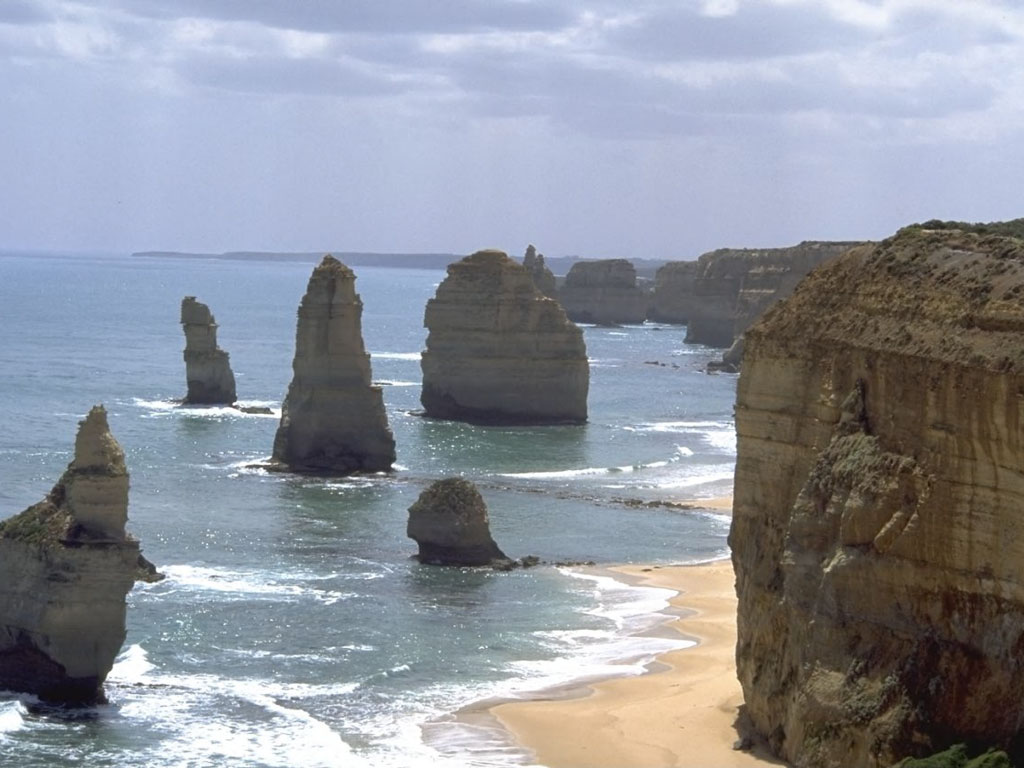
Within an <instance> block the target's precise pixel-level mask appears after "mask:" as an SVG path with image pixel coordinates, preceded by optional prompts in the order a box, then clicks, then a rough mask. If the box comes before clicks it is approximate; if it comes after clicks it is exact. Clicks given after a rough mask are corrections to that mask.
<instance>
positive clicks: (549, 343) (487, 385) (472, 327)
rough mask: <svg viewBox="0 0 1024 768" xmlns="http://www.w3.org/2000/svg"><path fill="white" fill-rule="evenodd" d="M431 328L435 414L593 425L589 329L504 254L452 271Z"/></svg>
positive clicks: (426, 356)
mask: <svg viewBox="0 0 1024 768" xmlns="http://www.w3.org/2000/svg"><path fill="white" fill-rule="evenodd" d="M424 325H425V326H426V328H427V330H428V331H429V334H428V336H427V345H426V349H425V350H424V352H423V356H422V361H421V364H422V367H423V391H422V393H421V396H420V400H421V402H422V403H423V408H424V411H425V413H426V415H427V416H432V417H436V418H442V419H453V420H457V421H467V422H471V423H478V424H562V423H582V422H584V421H586V419H587V391H588V388H589V382H590V370H589V365H588V361H587V349H586V345H585V344H584V342H583V333H582V331H581V330H580V329H579V328H578V327H577V326H576V325H574V324H573V323H572V322H570V321H569V320H568V318H567V317H566V316H565V311H564V310H563V309H562V307H561V305H560V304H559V303H558V302H557V301H555V300H553V299H549V298H546V297H545V296H543V295H542V294H541V293H540V292H539V291H538V290H537V288H536V287H535V286H534V284H533V281H532V280H531V279H530V275H529V274H528V273H527V271H526V270H525V269H524V268H523V266H522V265H521V264H519V263H518V262H516V261H515V260H513V259H510V258H509V257H508V256H507V255H506V254H505V253H503V252H501V251H478V252H477V253H474V254H473V255H472V256H467V257H466V258H465V259H462V260H461V261H458V262H455V263H454V264H451V265H449V267H448V276H447V277H446V278H445V279H444V281H442V283H441V284H440V285H439V286H438V289H437V295H436V296H435V297H434V298H432V299H430V301H428V302H427V308H426V312H425V313H424Z"/></svg>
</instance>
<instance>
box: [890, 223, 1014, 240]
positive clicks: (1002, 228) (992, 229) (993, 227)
mask: <svg viewBox="0 0 1024 768" xmlns="http://www.w3.org/2000/svg"><path fill="white" fill-rule="evenodd" d="M903 229H939V230H949V229H958V230H960V231H962V232H974V233H975V234H979V235H1000V236H1001V237H1015V238H1017V239H1018V240H1024V218H1021V219H1012V220H1010V221H989V222H975V223H973V224H972V223H971V222H967V221H942V220H940V219H932V220H930V221H926V222H923V223H921V224H911V225H910V226H909V227H904V228H903ZM901 231H902V230H901Z"/></svg>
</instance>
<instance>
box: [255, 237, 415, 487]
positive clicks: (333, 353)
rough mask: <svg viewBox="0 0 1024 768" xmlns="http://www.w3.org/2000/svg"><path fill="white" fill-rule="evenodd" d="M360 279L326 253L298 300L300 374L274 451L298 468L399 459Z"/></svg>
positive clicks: (374, 466) (382, 466)
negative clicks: (377, 383) (373, 363)
mask: <svg viewBox="0 0 1024 768" xmlns="http://www.w3.org/2000/svg"><path fill="white" fill-rule="evenodd" d="M355 279H356V278H355V275H354V274H353V273H352V270H350V269H349V268H348V267H346V266H345V265H344V264H342V263H341V262H340V261H338V260H337V259H335V258H334V257H332V256H330V255H328V256H324V258H323V261H321V262H320V264H319V266H317V267H316V268H315V269H314V270H313V274H312V276H311V277H310V278H309V285H308V286H307V288H306V295H305V296H303V297H302V303H301V304H300V305H299V320H298V327H297V329H296V332H295V360H294V362H293V363H292V369H293V371H294V374H295V375H294V377H293V378H292V383H291V384H290V385H289V386H288V394H287V396H286V397H285V401H284V405H283V406H282V408H281V424H280V425H279V426H278V428H277V435H276V436H275V437H274V453H273V460H274V461H275V462H276V463H277V464H279V465H282V466H284V467H287V468H288V469H290V470H292V471H294V472H312V473H322V474H348V473H351V472H380V471H386V470H389V469H391V465H392V463H394V461H395V440H394V437H392V435H391V429H390V428H389V427H388V418H387V414H386V413H385V411H384V398H383V395H382V394H381V388H380V387H374V386H372V385H371V383H370V382H371V375H370V356H369V355H368V354H366V349H365V347H364V346H363V333H362V314H363V303H362V301H360V299H359V295H358V294H357V293H356V291H355Z"/></svg>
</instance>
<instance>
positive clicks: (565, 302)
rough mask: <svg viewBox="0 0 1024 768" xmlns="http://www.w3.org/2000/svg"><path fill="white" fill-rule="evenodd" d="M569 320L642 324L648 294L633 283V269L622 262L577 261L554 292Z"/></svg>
mask: <svg viewBox="0 0 1024 768" xmlns="http://www.w3.org/2000/svg"><path fill="white" fill-rule="evenodd" d="M558 298H559V301H561V302H562V306H563V307H565V313H566V314H567V315H568V316H569V319H570V320H572V321H574V322H577V323H597V324H598V325H614V324H618V323H642V322H643V321H644V320H645V319H646V317H647V305H648V303H649V302H650V294H648V292H647V291H645V290H643V289H642V288H640V287H639V286H638V285H637V283H636V268H635V267H634V266H633V265H632V264H631V263H630V262H628V261H626V259H602V260H600V261H578V262H576V263H575V264H573V265H572V268H571V269H570V270H569V274H567V275H566V276H565V283H564V284H563V285H562V288H561V290H560V291H559V292H558Z"/></svg>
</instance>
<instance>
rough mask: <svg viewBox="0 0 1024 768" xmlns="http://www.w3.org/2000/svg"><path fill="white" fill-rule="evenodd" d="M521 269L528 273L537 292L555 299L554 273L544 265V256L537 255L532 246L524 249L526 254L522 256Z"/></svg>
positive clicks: (556, 293) (556, 289) (556, 291)
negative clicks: (523, 268)
mask: <svg viewBox="0 0 1024 768" xmlns="http://www.w3.org/2000/svg"><path fill="white" fill-rule="evenodd" d="M523 267H525V268H526V271H527V272H529V273H530V279H531V280H533V284H534V285H535V286H536V287H537V290H538V291H540V292H541V293H543V294H544V295H545V296H547V297H548V298H549V299H554V298H556V297H557V295H558V288H557V287H556V281H555V273H554V272H552V271H551V270H550V269H548V268H547V266H546V265H545V264H544V254H543V253H537V249H536V248H534V247H533V246H532V245H528V246H527V247H526V254H525V255H524V256H523Z"/></svg>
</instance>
